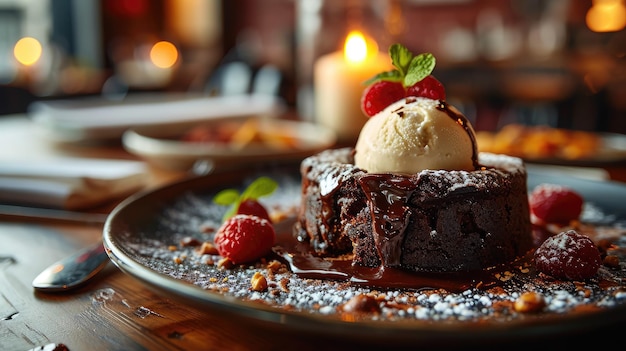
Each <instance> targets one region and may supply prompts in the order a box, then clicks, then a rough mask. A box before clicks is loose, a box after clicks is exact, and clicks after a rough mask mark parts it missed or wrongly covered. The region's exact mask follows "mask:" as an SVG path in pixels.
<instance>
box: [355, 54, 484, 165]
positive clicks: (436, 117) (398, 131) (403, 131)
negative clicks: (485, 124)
mask: <svg viewBox="0 0 626 351" xmlns="http://www.w3.org/2000/svg"><path fill="white" fill-rule="evenodd" d="M389 55H390V56H391V59H392V62H393V65H394V66H395V69H394V70H392V71H387V72H382V73H380V74H378V75H376V76H374V77H373V78H372V79H371V80H369V81H368V83H369V84H371V85H370V86H368V87H367V88H366V89H365V91H364V92H363V96H362V99H361V102H362V109H363V112H364V113H365V114H366V115H368V116H369V117H370V118H369V119H368V121H367V122H366V123H365V125H364V126H363V128H362V129H361V133H360V134H359V138H358V140H357V143H356V148H355V149H356V153H355V165H356V166H357V167H359V168H361V169H364V170H366V171H368V172H370V173H387V172H390V173H400V174H415V173H417V172H419V171H421V170H424V169H439V170H465V171H473V170H475V169H477V168H479V165H478V151H477V149H478V148H477V145H476V135H475V134H476V133H475V132H474V129H473V127H472V125H471V123H470V122H469V120H468V119H467V118H466V117H465V116H464V115H463V114H462V113H461V112H460V111H458V110H457V109H456V108H454V106H451V105H449V104H448V103H446V102H445V98H446V95H445V89H444V87H443V85H442V84H441V83H440V82H439V81H438V80H437V79H436V78H435V77H434V76H433V75H432V74H431V73H432V71H433V69H434V67H435V57H434V56H433V55H432V54H430V53H423V54H419V55H417V56H414V55H413V54H412V53H411V52H410V51H409V50H408V49H407V48H406V47H404V46H402V45H400V44H395V45H392V46H391V47H390V49H389Z"/></svg>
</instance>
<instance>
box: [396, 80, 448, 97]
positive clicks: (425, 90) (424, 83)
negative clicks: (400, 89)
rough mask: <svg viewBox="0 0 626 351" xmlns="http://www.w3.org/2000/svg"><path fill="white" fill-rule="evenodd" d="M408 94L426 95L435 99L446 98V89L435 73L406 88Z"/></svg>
mask: <svg viewBox="0 0 626 351" xmlns="http://www.w3.org/2000/svg"><path fill="white" fill-rule="evenodd" d="M406 96H418V97H420V96H421V97H425V98H429V99H433V100H445V99H446V89H445V88H444V87H443V84H441V82H440V81H438V80H437V78H435V77H434V76H433V75H429V76H427V77H426V78H424V79H422V80H420V81H419V82H417V83H415V84H413V86H410V87H408V88H407V90H406Z"/></svg>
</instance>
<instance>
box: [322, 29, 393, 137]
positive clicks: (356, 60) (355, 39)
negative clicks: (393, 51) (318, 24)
mask: <svg viewBox="0 0 626 351" xmlns="http://www.w3.org/2000/svg"><path fill="white" fill-rule="evenodd" d="M390 69H391V61H390V60H389V57H388V55H385V54H383V53H381V52H379V51H378V48H377V46H376V44H375V43H370V42H368V41H366V39H365V37H364V36H363V34H361V33H359V32H351V33H350V34H349V35H348V37H347V38H346V42H345V46H344V51H343V52H340V51H338V52H334V53H331V54H328V55H325V56H322V57H320V58H319V59H318V60H317V62H316V63H315V71H314V84H315V116H316V117H315V118H316V121H317V123H319V124H321V125H324V126H327V127H329V128H330V129H332V130H334V131H335V132H336V133H337V137H338V140H339V142H341V143H353V142H355V141H356V139H357V138H358V136H359V133H360V131H361V128H362V127H363V125H364V124H365V122H366V121H367V116H366V115H365V114H364V113H363V112H362V111H361V95H362V94H363V90H364V89H365V84H364V83H365V81H366V80H368V79H369V78H372V77H373V76H374V75H376V74H378V73H380V72H383V71H388V70H390Z"/></svg>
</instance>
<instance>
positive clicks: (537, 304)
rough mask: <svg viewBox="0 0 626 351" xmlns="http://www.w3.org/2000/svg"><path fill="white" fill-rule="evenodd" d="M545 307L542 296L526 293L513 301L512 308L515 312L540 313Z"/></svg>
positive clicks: (535, 293)
mask: <svg viewBox="0 0 626 351" xmlns="http://www.w3.org/2000/svg"><path fill="white" fill-rule="evenodd" d="M545 306H546V301H545V300H544V298H543V295H541V294H540V293H537V292H534V291H527V292H525V293H523V294H522V295H520V297H519V298H518V299H517V300H515V304H514V306H513V308H514V309H515V311H517V312H522V313H534V312H539V311H541V310H542V309H543V308H544V307H545Z"/></svg>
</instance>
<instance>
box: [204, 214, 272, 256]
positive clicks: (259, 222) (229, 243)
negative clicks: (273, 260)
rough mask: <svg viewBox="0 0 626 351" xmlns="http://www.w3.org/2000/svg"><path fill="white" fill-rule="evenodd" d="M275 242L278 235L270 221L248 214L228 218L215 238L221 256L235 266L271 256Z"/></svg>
mask: <svg viewBox="0 0 626 351" xmlns="http://www.w3.org/2000/svg"><path fill="white" fill-rule="evenodd" d="M275 241H276V233H275V231H274V226H273V225H272V223H271V222H270V221H269V220H267V219H265V218H261V217H258V216H255V215H247V214H237V215H235V216H233V217H230V218H228V219H227V220H226V221H225V222H224V223H223V224H222V226H221V227H220V228H219V229H218V230H217V233H216V234H215V237H214V238H213V242H214V243H215V247H216V248H217V251H218V252H219V254H220V256H222V257H225V258H228V259H229V260H230V261H231V262H233V263H234V264H240V263H246V262H252V261H255V260H257V259H259V258H261V257H263V256H265V255H267V254H269V253H270V252H271V250H272V246H274V242H275Z"/></svg>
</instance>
